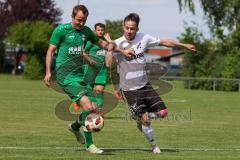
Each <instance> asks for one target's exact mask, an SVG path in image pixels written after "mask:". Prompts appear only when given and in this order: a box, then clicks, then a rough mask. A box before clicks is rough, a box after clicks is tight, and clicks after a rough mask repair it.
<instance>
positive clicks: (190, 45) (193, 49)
mask: <svg viewBox="0 0 240 160" xmlns="http://www.w3.org/2000/svg"><path fill="white" fill-rule="evenodd" d="M184 47H185V48H186V49H188V50H190V51H193V52H196V51H197V49H196V47H195V46H194V45H192V44H185V45H184Z"/></svg>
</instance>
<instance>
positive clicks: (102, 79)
mask: <svg viewBox="0 0 240 160" xmlns="http://www.w3.org/2000/svg"><path fill="white" fill-rule="evenodd" d="M107 76H108V74H107V67H106V66H104V67H102V69H101V70H100V71H99V73H98V74H97V77H96V78H95V83H94V84H100V85H106V83H107Z"/></svg>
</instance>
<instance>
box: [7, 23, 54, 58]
mask: <svg viewBox="0 0 240 160" xmlns="http://www.w3.org/2000/svg"><path fill="white" fill-rule="evenodd" d="M53 29H54V27H53V26H52V25H51V24H50V23H48V22H44V21H36V22H30V21H24V22H19V23H17V24H15V25H13V26H11V27H10V29H9V35H8V37H7V41H8V42H11V43H13V44H15V45H17V44H19V45H20V46H21V48H24V49H26V50H28V52H29V53H30V54H36V55H38V57H39V58H42V57H43V56H44V55H45V53H46V50H47V47H48V41H49V38H50V36H51V33H52V31H53Z"/></svg>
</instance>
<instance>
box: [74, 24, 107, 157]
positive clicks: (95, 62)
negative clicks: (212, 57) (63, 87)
mask: <svg viewBox="0 0 240 160" xmlns="http://www.w3.org/2000/svg"><path fill="white" fill-rule="evenodd" d="M94 28H95V34H96V35H97V36H98V37H99V39H102V40H104V41H107V42H110V41H111V39H110V36H109V35H108V34H106V35H105V25H104V24H103V23H97V24H95V26H94ZM106 52H107V51H106V50H105V49H102V48H100V47H99V46H98V45H96V44H94V43H92V42H91V41H88V42H87V44H86V46H85V48H84V52H83V57H84V58H85V59H86V60H87V61H88V63H89V64H86V65H85V66H84V76H83V82H85V83H87V84H89V85H90V86H91V87H92V88H93V89H94V92H95V97H96V101H97V106H98V108H97V109H95V111H94V110H89V111H84V112H82V114H81V115H80V117H82V118H83V119H85V118H86V116H87V115H88V114H90V113H93V112H96V110H97V112H99V113H101V114H103V112H101V109H102V106H103V98H104V94H103V91H104V88H105V84H106V82H107V67H106V65H105V55H106ZM75 107H76V108H78V107H79V108H80V106H78V107H77V106H75ZM74 123H76V122H74ZM74 123H73V124H72V125H74ZM80 127H81V126H78V128H76V129H78V130H79V129H80ZM83 130H84V133H87V135H88V136H85V138H86V147H87V148H89V146H91V145H92V144H93V138H92V133H91V132H88V131H87V129H86V128H85V127H83ZM70 131H72V130H70ZM85 135H86V134H85ZM75 136H76V138H77V139H78V137H79V135H78V134H75ZM98 152H99V153H100V152H102V151H100V150H98Z"/></svg>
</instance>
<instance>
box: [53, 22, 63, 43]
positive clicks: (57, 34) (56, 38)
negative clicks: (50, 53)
mask: <svg viewBox="0 0 240 160" xmlns="http://www.w3.org/2000/svg"><path fill="white" fill-rule="evenodd" d="M62 36H63V27H61V26H58V27H57V28H55V29H54V31H53V33H52V36H51V38H50V44H52V45H54V46H59V44H60V43H61V39H62Z"/></svg>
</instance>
